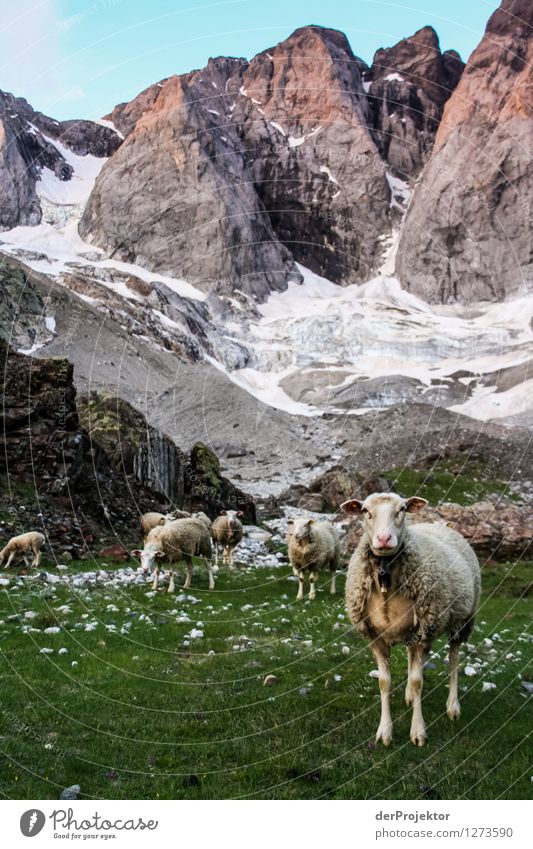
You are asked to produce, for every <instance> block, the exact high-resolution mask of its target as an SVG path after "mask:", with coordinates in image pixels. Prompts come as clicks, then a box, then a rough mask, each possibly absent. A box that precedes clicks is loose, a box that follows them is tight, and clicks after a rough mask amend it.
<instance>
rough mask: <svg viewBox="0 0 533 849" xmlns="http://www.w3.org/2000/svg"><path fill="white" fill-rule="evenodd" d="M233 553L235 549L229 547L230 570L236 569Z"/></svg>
mask: <svg viewBox="0 0 533 849" xmlns="http://www.w3.org/2000/svg"><path fill="white" fill-rule="evenodd" d="M233 551H234V549H233V548H232V547H231V545H228V564H229V568H230V569H235V559H234V557H233Z"/></svg>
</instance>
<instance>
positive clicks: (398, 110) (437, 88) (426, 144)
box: [366, 27, 464, 179]
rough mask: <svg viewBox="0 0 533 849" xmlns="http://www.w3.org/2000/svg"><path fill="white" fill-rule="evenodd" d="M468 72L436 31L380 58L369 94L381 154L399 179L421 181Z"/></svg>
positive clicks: (379, 53)
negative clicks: (418, 178) (448, 108)
mask: <svg viewBox="0 0 533 849" xmlns="http://www.w3.org/2000/svg"><path fill="white" fill-rule="evenodd" d="M463 68H464V65H463V62H462V61H461V57H460V56H459V54H458V53H456V52H455V51H453V50H448V51H446V52H445V53H442V52H441V50H440V46H439V39H438V37H437V33H436V32H435V30H434V29H433V28H432V27H423V29H421V30H418V32H416V33H415V34H414V35H412V36H411V37H410V38H405V39H403V41H400V42H399V43H398V44H396V45H395V46H394V47H391V48H388V49H381V50H378V51H377V52H376V54H375V56H374V61H373V63H372V68H371V69H370V72H369V73H368V74H367V75H366V76H367V79H368V83H367V85H366V88H367V89H368V96H369V101H370V104H371V107H372V112H373V125H374V127H375V136H376V138H377V140H378V146H379V149H380V152H381V154H382V156H383V158H384V159H385V160H386V161H387V162H388V163H389V165H390V166H391V168H392V169H393V170H394V171H395V173H396V174H397V175H398V176H400V177H403V178H404V179H408V178H410V177H416V176H417V175H418V174H419V172H420V170H421V169H422V168H423V166H424V165H425V163H426V162H427V160H428V159H429V157H430V155H431V151H432V148H433V142H434V140H435V135H436V133H437V130H438V128H439V122H440V119H441V117H442V111H443V109H444V105H445V103H446V101H447V100H448V98H449V97H450V95H451V93H452V91H453V90H454V89H455V88H456V86H457V83H458V82H459V79H460V77H461V74H462V71H463Z"/></svg>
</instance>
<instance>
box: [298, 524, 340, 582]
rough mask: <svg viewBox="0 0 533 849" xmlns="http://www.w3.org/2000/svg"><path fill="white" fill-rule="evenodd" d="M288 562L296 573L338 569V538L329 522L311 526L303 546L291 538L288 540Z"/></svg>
mask: <svg viewBox="0 0 533 849" xmlns="http://www.w3.org/2000/svg"><path fill="white" fill-rule="evenodd" d="M289 560H290V563H291V566H293V568H295V569H297V570H298V571H305V570H306V569H322V568H324V567H325V566H329V567H330V568H331V569H338V568H339V537H338V534H337V531H336V529H335V528H334V527H333V525H331V524H330V523H329V522H321V523H320V524H317V525H313V527H312V530H311V534H310V537H309V538H308V540H306V542H305V544H304V545H300V544H299V542H298V541H297V540H296V539H295V538H294V536H291V538H290V540H289Z"/></svg>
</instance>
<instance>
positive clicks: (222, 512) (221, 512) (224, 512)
mask: <svg viewBox="0 0 533 849" xmlns="http://www.w3.org/2000/svg"><path fill="white" fill-rule="evenodd" d="M227 512H228V511H227V510H221V511H220V515H221V516H225V515H226V514H227Z"/></svg>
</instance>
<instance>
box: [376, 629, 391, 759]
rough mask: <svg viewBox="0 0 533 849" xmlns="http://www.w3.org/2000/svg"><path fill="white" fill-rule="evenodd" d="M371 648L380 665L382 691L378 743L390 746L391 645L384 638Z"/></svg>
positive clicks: (380, 686)
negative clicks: (379, 741)
mask: <svg viewBox="0 0 533 849" xmlns="http://www.w3.org/2000/svg"><path fill="white" fill-rule="evenodd" d="M371 649H372V654H373V655H374V659H375V661H376V663H377V665H378V672H379V691H380V693H381V719H380V722H379V727H378V730H377V731H376V743H377V742H378V740H381V741H382V742H383V745H384V746H388V745H389V744H390V742H391V740H392V716H391V712H390V691H391V674H390V647H389V646H388V645H387V644H386V643H385V642H384V641H383V640H376V641H375V642H374V643H372V645H371Z"/></svg>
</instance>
